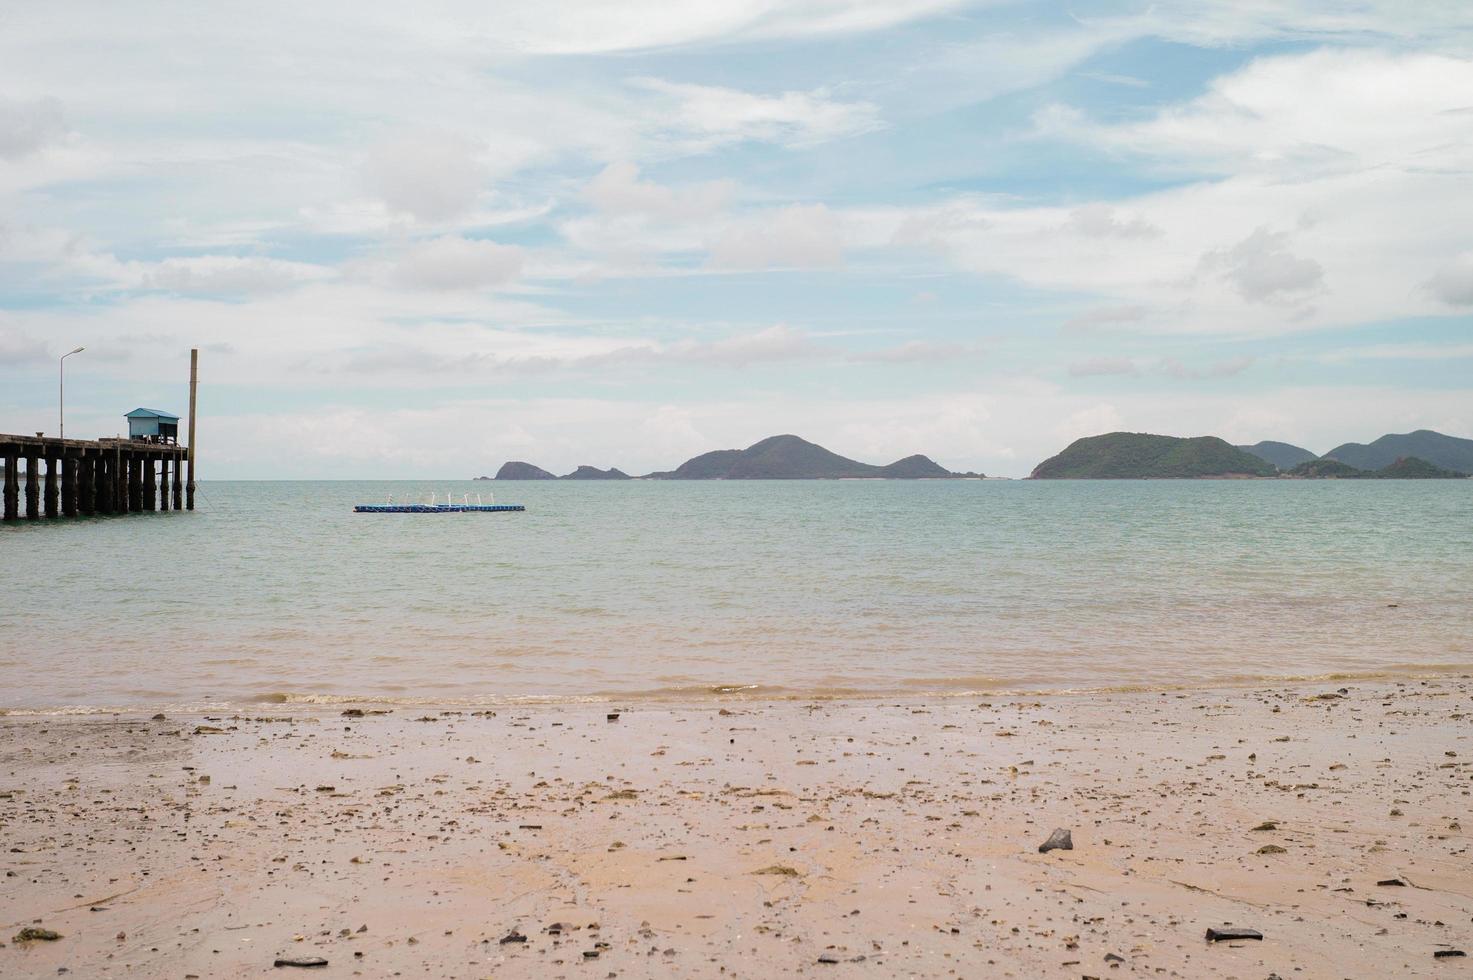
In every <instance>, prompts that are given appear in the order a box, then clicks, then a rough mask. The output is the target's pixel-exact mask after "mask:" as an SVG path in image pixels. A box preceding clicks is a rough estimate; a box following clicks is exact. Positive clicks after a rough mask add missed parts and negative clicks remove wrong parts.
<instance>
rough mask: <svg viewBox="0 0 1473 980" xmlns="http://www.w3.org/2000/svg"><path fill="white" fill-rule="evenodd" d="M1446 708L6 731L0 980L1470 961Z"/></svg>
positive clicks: (1175, 702) (1355, 969)
mask: <svg viewBox="0 0 1473 980" xmlns="http://www.w3.org/2000/svg"><path fill="white" fill-rule="evenodd" d="M1470 695H1473V681H1470V680H1469V679H1468V678H1467V677H1446V678H1438V679H1426V678H1424V679H1408V680H1405V681H1401V682H1396V681H1374V682H1367V681H1326V682H1318V683H1296V684H1293V685H1289V686H1277V687H1273V688H1247V687H1244V688H1228V689H1218V690H1189V691H1166V692H1132V693H1105V694H1100V693H1091V694H1057V695H1047V696H1034V695H1028V696H1015V695H1009V696H1001V695H999V696H970V697H954V698H944V699H934V698H909V699H907V698H886V699H876V700H845V701H776V702H774V701H736V700H722V701H719V702H713V701H702V702H689V703H683V704H669V703H654V704H652V703H631V704H626V705H621V704H617V703H614V704H561V705H538V706H525V707H511V708H506V707H500V708H497V709H496V710H495V711H487V712H476V711H469V710H465V711H462V710H454V711H440V710H433V709H429V710H427V709H422V708H411V709H406V708H403V707H397V708H394V709H393V710H392V711H391V712H389V713H386V714H379V713H375V710H376V709H375V707H374V706H373V705H363V706H362V708H361V709H358V710H361V711H362V712H363V713H362V714H361V715H359V714H357V711H356V710H354V709H348V710H349V712H350V713H349V714H347V715H345V714H343V710H344V709H343V707H342V706H337V707H334V708H333V709H330V710H329V709H325V708H324V709H318V710H315V711H310V712H304V711H300V710H293V711H292V712H291V713H290V714H287V713H281V712H279V711H278V712H276V713H271V714H267V713H266V712H264V711H263V712H261V713H259V714H252V715H251V716H244V715H210V716H204V715H198V716H187V717H186V716H177V715H171V716H168V717H159V718H153V717H149V716H147V715H140V716H113V715H102V716H98V715H90V716H75V717H68V716H25V715H12V716H10V717H5V718H0V830H3V841H4V845H5V848H4V850H5V853H4V856H3V867H4V878H3V887H0V924H3V930H0V932H3V934H0V941H3V943H4V948H3V949H0V975H4V976H6V977H43V976H44V977H53V976H56V975H58V974H59V973H64V972H69V973H70V974H71V975H73V976H84V977H98V976H119V977H121V976H130V977H181V978H185V977H242V976H264V975H277V976H284V975H288V974H290V975H296V974H297V973H299V972H302V973H317V974H322V975H329V976H375V977H376V976H400V975H402V976H424V977H486V976H497V977H522V976H526V977H550V976H551V977H561V976H567V977H616V976H617V977H645V976H702V977H704V976H736V977H746V976H759V977H770V976H776V975H788V974H801V975H812V976H861V975H863V976H892V975H893V976H926V977H930V976H937V977H941V976H1013V977H1076V978H1077V977H1104V976H1120V975H1125V974H1132V975H1150V976H1174V977H1235V978H1244V980H1264V978H1267V977H1271V976H1275V975H1276V976H1278V977H1281V978H1285V980H1287V978H1290V977H1303V978H1317V977H1325V978H1339V977H1384V976H1463V975H1473V973H1470V971H1473V956H1469V957H1456V956H1450V955H1446V954H1447V953H1448V952H1449V951H1452V950H1466V951H1468V952H1469V953H1473V857H1470V854H1469V850H1468V848H1469V830H1468V829H1464V826H1463V825H1465V824H1469V817H1468V814H1469V806H1470V791H1473V700H1470ZM278 707H279V706H278ZM615 712H617V719H613V718H611V717H610V716H611V715H612V714H613V713H615ZM1056 828H1064V829H1068V830H1069V831H1070V832H1071V836H1072V843H1073V849H1072V850H1062V849H1060V850H1053V851H1050V852H1048V853H1040V852H1039V845H1040V844H1041V843H1043V842H1044V841H1045V840H1046V839H1047V838H1048V837H1049V835H1050V833H1051V832H1052V831H1054V830H1055V829H1056ZM1470 829H1473V825H1470ZM1229 926H1231V927H1237V928H1246V929H1252V930H1257V931H1258V932H1260V933H1261V934H1262V936H1263V938H1262V939H1261V940H1238V941H1224V942H1209V941H1208V940H1207V939H1206V938H1205V937H1206V933H1207V930H1208V929H1211V928H1225V927H1229ZM27 927H32V928H37V929H44V930H51V931H53V932H54V933H56V934H59V936H60V938H59V939H55V940H46V939H34V940H29V941H27V940H21V941H16V940H15V939H13V938H12V937H15V936H17V935H18V934H20V933H21V930H22V929H24V928H27ZM1439 952H1442V953H1444V954H1445V955H1444V956H1442V957H1438V956H1437V955H1436V954H1437V953H1439ZM313 958H321V959H325V960H326V961H327V965H326V966H325V967H319V968H316V969H313V968H297V967H292V966H280V967H277V966H274V964H275V963H276V962H277V961H278V960H307V961H310V960H312V959H313Z"/></svg>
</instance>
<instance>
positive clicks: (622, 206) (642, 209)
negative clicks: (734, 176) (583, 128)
mask: <svg viewBox="0 0 1473 980" xmlns="http://www.w3.org/2000/svg"><path fill="white" fill-rule="evenodd" d="M735 190H736V185H735V184H734V183H732V182H731V181H727V180H719V181H707V182H704V183H699V184H693V185H690V186H687V187H679V188H677V187H667V186H665V185H663V184H657V183H655V182H653V181H647V180H640V179H639V167H637V166H635V165H634V164H632V163H628V162H619V163H611V164H609V165H608V166H606V167H605V168H604V169H603V170H601V171H599V173H598V175H597V176H595V177H594V178H593V179H592V180H590V181H589V182H588V184H587V185H586V186H585V187H584V188H583V197H584V199H586V200H587V201H588V202H589V203H590V204H592V205H593V206H594V207H595V208H597V209H598V210H599V211H602V212H604V213H607V214H613V215H624V214H638V215H648V216H651V217H656V218H661V219H664V220H667V221H689V220H692V219H697V218H703V217H709V216H710V215H713V214H716V213H717V212H720V211H722V210H724V209H725V208H726V207H727V206H728V205H730V203H731V201H732V197H733V195H734V193H735Z"/></svg>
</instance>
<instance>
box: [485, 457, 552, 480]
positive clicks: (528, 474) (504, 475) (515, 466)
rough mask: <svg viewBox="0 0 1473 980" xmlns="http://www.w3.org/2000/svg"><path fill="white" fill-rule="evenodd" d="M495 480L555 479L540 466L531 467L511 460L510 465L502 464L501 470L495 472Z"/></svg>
mask: <svg viewBox="0 0 1473 980" xmlns="http://www.w3.org/2000/svg"><path fill="white" fill-rule="evenodd" d="M496 479H498V480H556V479H557V477H555V476H553V475H552V474H551V473H549V472H547V471H546V470H544V469H543V468H542V467H540V466H533V465H532V464H531V463H523V462H520V461H518V460H513V461H512V462H510V463H503V464H502V465H501V469H499V470H497V471H496Z"/></svg>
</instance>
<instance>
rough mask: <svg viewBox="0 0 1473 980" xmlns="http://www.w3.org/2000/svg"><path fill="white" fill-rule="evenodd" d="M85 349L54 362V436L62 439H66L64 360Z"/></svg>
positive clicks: (73, 351) (79, 348)
mask: <svg viewBox="0 0 1473 980" xmlns="http://www.w3.org/2000/svg"><path fill="white" fill-rule="evenodd" d="M86 349H87V348H85V347H78V348H77V349H76V350H69V351H67V352H66V353H65V354H63V355H61V360H59V361H57V362H56V364H57V368H56V372H57V390H56V411H57V416H58V417H57V421H56V434H57V435H58V436H60V437H61V438H63V439H65V438H66V359H67V358H68V357H71V356H72V355H73V354H80V353H82V351H84V350H86Z"/></svg>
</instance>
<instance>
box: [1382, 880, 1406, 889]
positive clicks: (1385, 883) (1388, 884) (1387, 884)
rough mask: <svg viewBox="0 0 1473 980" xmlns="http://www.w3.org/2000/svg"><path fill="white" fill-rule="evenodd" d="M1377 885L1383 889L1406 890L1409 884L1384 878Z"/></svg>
mask: <svg viewBox="0 0 1473 980" xmlns="http://www.w3.org/2000/svg"><path fill="white" fill-rule="evenodd" d="M1376 884H1378V885H1380V886H1381V887H1382V888H1405V887H1406V886H1407V883H1406V882H1404V881H1402V880H1401V879H1400V878H1383V879H1382V880H1381V881H1378V882H1376Z"/></svg>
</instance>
